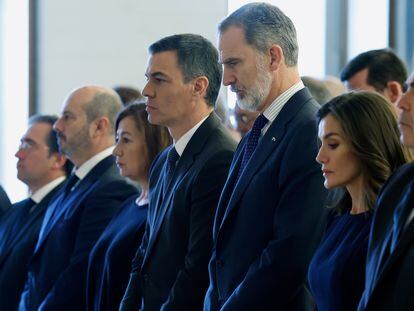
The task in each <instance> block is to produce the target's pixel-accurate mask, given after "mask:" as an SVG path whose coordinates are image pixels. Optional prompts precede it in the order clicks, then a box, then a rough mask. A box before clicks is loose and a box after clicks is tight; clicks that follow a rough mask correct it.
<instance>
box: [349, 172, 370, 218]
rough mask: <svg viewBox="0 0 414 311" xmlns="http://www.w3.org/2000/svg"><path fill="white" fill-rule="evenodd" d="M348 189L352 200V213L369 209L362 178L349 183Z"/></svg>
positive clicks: (359, 212)
mask: <svg viewBox="0 0 414 311" xmlns="http://www.w3.org/2000/svg"><path fill="white" fill-rule="evenodd" d="M346 189H347V190H348V193H349V195H350V196H351V200H352V207H351V211H350V214H352V215H356V214H361V213H365V212H366V211H367V210H368V208H367V206H366V205H365V202H364V191H363V189H364V187H363V183H362V178H361V179H360V180H358V181H357V182H356V183H355V184H352V185H348V186H347V187H346Z"/></svg>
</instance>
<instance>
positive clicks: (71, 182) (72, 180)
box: [64, 174, 79, 198]
mask: <svg viewBox="0 0 414 311" xmlns="http://www.w3.org/2000/svg"><path fill="white" fill-rule="evenodd" d="M78 181H79V177H78V176H76V175H75V174H72V175H70V177H69V178H68V180H67V181H66V184H65V189H64V192H65V196H64V197H65V198H66V197H67V196H68V195H69V193H70V192H71V191H72V189H73V187H75V185H76V183H77V182H78Z"/></svg>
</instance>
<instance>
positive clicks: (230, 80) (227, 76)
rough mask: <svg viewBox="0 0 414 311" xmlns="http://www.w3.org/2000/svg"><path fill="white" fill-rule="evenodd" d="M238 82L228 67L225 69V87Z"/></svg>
mask: <svg viewBox="0 0 414 311" xmlns="http://www.w3.org/2000/svg"><path fill="white" fill-rule="evenodd" d="M235 82H236V77H235V76H234V74H233V73H232V72H231V71H230V70H229V69H227V68H226V67H224V68H223V85H225V86H229V85H231V84H234V83H235Z"/></svg>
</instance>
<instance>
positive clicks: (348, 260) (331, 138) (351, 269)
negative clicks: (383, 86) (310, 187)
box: [309, 92, 411, 311]
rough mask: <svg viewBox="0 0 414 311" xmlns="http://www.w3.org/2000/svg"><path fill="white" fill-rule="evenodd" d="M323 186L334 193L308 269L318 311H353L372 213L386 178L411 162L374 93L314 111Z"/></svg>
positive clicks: (347, 96) (392, 121)
mask: <svg viewBox="0 0 414 311" xmlns="http://www.w3.org/2000/svg"><path fill="white" fill-rule="evenodd" d="M317 122H318V127H319V132H318V136H319V140H320V142H321V146H320V149H319V153H318V155H317V157H316V160H317V161H318V162H319V163H320V164H321V165H322V172H323V176H324V178H325V183H324V185H325V187H326V188H327V189H335V190H336V198H337V200H336V201H335V203H334V204H333V206H332V207H333V209H332V210H331V215H330V217H329V223H328V227H327V231H326V233H325V236H324V238H323V240H322V242H321V244H320V246H319V248H318V249H317V251H316V253H315V255H314V257H313V259H312V261H311V264H310V267H309V284H310V288H311V291H312V294H313V297H314V298H315V302H316V305H317V309H318V310H319V311H324V310H327V311H328V310H335V311H340V310H347V311H348V310H356V309H357V306H358V302H359V300H360V298H361V295H362V292H363V289H364V282H365V259H366V252H367V244H368V238H369V228H370V222H371V215H372V211H373V207H374V204H375V201H376V199H377V195H378V191H379V189H380V188H381V186H382V185H383V184H384V182H385V181H386V180H387V179H388V177H389V176H390V175H391V174H392V173H393V172H394V171H395V170H396V169H397V168H398V167H399V166H401V165H403V164H404V163H406V162H408V161H410V160H411V154H410V152H409V151H408V149H406V148H405V147H403V145H402V144H401V143H400V141H399V137H400V133H399V130H398V126H397V121H396V116H395V112H394V110H393V108H392V106H391V104H390V103H388V102H387V100H386V99H385V98H384V97H382V96H381V95H378V94H376V93H372V92H352V93H348V94H344V95H341V96H338V97H335V98H334V99H332V100H331V101H330V102H328V103H327V104H326V105H325V106H322V107H321V108H320V109H319V111H318V113H317Z"/></svg>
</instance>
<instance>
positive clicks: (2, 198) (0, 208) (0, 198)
mask: <svg viewBox="0 0 414 311" xmlns="http://www.w3.org/2000/svg"><path fill="white" fill-rule="evenodd" d="M10 207H11V202H10V199H9V197H8V196H7V193H6V191H4V189H3V187H2V186H0V218H1V217H2V215H3V214H4V213H5V212H6V211H7V210H8V209H9V208H10Z"/></svg>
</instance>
